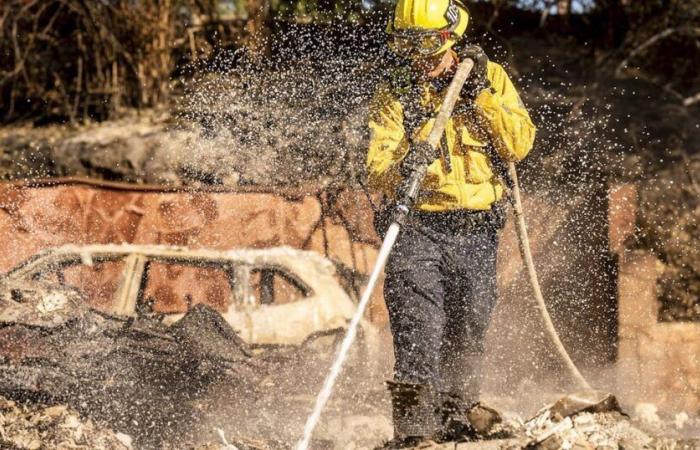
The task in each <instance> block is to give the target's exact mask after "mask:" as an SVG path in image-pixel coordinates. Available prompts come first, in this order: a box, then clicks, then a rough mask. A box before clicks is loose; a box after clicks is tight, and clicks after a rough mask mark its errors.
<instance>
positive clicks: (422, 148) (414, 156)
mask: <svg viewBox="0 0 700 450" xmlns="http://www.w3.org/2000/svg"><path fill="white" fill-rule="evenodd" d="M437 158H438V155H437V152H436V151H435V149H433V148H432V147H431V146H430V145H428V143H427V142H416V143H414V144H413V145H411V148H409V149H408V154H407V155H406V157H405V158H404V159H403V161H401V166H400V168H399V172H400V173H401V176H402V177H404V178H408V177H410V176H411V175H412V174H413V172H415V171H416V169H417V168H419V167H420V166H423V165H429V164H430V163H432V162H433V161H435V160H436V159H437Z"/></svg>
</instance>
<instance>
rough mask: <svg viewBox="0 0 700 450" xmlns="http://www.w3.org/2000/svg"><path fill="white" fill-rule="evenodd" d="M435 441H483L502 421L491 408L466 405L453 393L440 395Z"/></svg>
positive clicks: (476, 404) (471, 404)
mask: <svg viewBox="0 0 700 450" xmlns="http://www.w3.org/2000/svg"><path fill="white" fill-rule="evenodd" d="M438 411H439V413H438V415H439V418H440V423H441V429H440V432H439V433H438V435H437V439H438V440H439V441H440V442H452V441H455V442H464V441H473V440H478V439H483V438H484V437H487V436H488V434H489V432H490V431H491V429H492V428H493V427H494V425H496V424H497V423H500V422H501V421H502V420H503V419H502V418H501V415H500V414H499V413H498V411H496V410H495V409H493V408H489V407H488V406H484V405H482V404H481V403H478V402H476V403H467V402H465V401H464V400H463V399H462V397H461V396H460V395H458V394H455V393H440V407H439V410H438Z"/></svg>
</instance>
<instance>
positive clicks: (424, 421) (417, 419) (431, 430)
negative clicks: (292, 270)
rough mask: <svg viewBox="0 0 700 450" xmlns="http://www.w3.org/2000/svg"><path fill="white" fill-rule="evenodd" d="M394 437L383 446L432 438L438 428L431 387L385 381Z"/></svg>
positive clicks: (413, 443)
mask: <svg viewBox="0 0 700 450" xmlns="http://www.w3.org/2000/svg"><path fill="white" fill-rule="evenodd" d="M387 385H388V386H389V392H390V393H391V407H392V418H393V422H394V439H392V440H391V441H389V442H387V443H386V444H385V445H384V446H383V447H381V448H384V449H399V448H407V447H414V446H416V445H418V444H420V443H426V442H429V441H432V440H433V438H434V437H435V435H436V433H437V431H438V429H439V423H438V417H437V407H436V395H435V392H434V391H433V389H432V388H431V387H430V386H427V385H422V384H411V383H397V382H393V381H388V382H387Z"/></svg>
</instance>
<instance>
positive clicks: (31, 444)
mask: <svg viewBox="0 0 700 450" xmlns="http://www.w3.org/2000/svg"><path fill="white" fill-rule="evenodd" d="M0 448H5V449H17V450H19V449H26V450H36V449H61V450H68V449H93V450H129V449H131V448H132V447H131V437H130V436H128V435H126V434H123V433H115V432H113V431H111V430H109V429H108V428H103V427H100V426H99V425H97V424H95V423H93V422H92V421H91V420H89V419H88V420H85V419H83V418H81V417H80V416H79V415H78V413H77V412H75V411H74V410H72V409H70V408H68V407H66V406H63V405H56V406H44V405H36V404H32V405H30V404H21V403H16V402H14V401H11V400H8V399H7V398H5V397H2V396H0Z"/></svg>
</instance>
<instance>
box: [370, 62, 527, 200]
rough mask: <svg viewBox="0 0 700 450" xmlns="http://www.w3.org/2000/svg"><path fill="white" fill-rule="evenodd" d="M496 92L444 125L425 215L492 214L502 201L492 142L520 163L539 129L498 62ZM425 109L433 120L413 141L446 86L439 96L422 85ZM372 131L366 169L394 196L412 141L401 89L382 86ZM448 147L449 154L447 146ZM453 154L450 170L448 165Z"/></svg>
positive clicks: (492, 69)
mask: <svg viewBox="0 0 700 450" xmlns="http://www.w3.org/2000/svg"><path fill="white" fill-rule="evenodd" d="M488 78H489V80H490V81H491V89H490V90H488V89H487V90H484V91H483V92H481V93H480V94H479V96H478V97H477V98H476V100H475V106H476V107H475V108H473V109H467V108H461V109H460V108H459V106H460V103H461V102H463V100H461V99H460V100H458V102H457V107H456V108H455V112H454V113H453V115H452V117H451V118H450V120H449V122H448V123H447V126H446V127H445V135H444V136H443V139H442V140H441V143H440V147H441V151H440V154H441V155H444V156H441V157H440V158H438V159H436V160H435V161H433V163H432V164H430V166H429V167H428V172H427V174H426V177H425V180H424V181H423V185H422V190H421V194H420V196H419V199H418V202H417V205H416V206H417V208H418V209H420V210H423V211H449V210H457V209H472V210H487V209H489V208H490V207H491V205H492V204H493V203H494V202H496V201H498V200H500V199H501V197H502V195H503V186H502V185H501V183H500V181H499V180H498V179H497V177H496V176H495V175H494V170H493V164H492V162H491V161H490V159H489V157H488V155H487V153H486V151H485V150H486V148H485V147H486V146H487V145H489V144H491V145H492V146H493V147H494V148H495V149H496V150H497V151H498V153H499V155H500V156H501V157H502V158H504V159H505V160H507V161H520V160H521V159H523V158H524V157H525V156H526V155H527V154H528V153H529V152H530V149H531V148H532V143H533V141H534V138H535V126H534V125H533V123H532V121H531V120H530V116H529V115H528V113H527V110H526V109H525V105H523V102H522V101H521V100H520V97H519V95H518V93H517V91H516V90H515V87H514V86H513V83H512V82H511V81H510V79H509V78H508V75H507V74H506V72H505V70H504V69H503V67H501V66H500V65H499V64H496V63H492V62H489V63H488ZM419 88H420V92H421V93H420V103H421V105H420V107H422V108H427V109H428V112H430V111H432V112H431V113H430V114H428V115H427V117H429V119H426V120H424V121H422V123H418V124H417V126H416V127H415V129H414V130H413V135H412V137H411V140H412V141H414V142H415V141H422V140H426V139H427V137H428V134H429V133H430V130H431V128H432V124H433V122H434V117H435V116H436V115H437V112H438V110H439V109H440V105H441V103H442V100H443V98H444V94H445V91H446V89H447V88H445V90H443V91H442V92H437V91H436V89H435V88H434V87H433V85H432V84H431V83H425V85H422V86H419ZM369 128H370V132H371V136H370V144H369V152H368V154H367V170H368V181H369V185H370V186H371V187H373V188H374V189H378V190H380V191H381V192H383V193H384V195H385V196H387V197H389V198H393V197H394V195H395V192H396V189H397V187H398V185H399V184H400V182H401V176H400V175H399V170H398V169H399V165H400V163H401V160H402V159H403V158H404V157H405V156H406V154H407V152H408V147H409V140H408V139H407V137H406V135H405V131H404V113H403V106H402V104H401V101H400V99H399V94H398V93H397V92H396V89H395V88H394V87H392V86H390V85H388V84H387V85H382V86H380V88H379V89H378V91H377V92H376V94H375V96H374V98H373V99H372V102H371V104H370V114H369ZM445 144H446V145H447V151H446V152H445V151H444V148H443V147H444V146H445ZM448 155H449V159H450V162H451V169H452V170H451V171H448V170H447V168H448V166H447V164H446V163H445V161H443V158H446V157H447V156H448Z"/></svg>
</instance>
